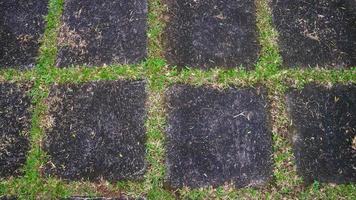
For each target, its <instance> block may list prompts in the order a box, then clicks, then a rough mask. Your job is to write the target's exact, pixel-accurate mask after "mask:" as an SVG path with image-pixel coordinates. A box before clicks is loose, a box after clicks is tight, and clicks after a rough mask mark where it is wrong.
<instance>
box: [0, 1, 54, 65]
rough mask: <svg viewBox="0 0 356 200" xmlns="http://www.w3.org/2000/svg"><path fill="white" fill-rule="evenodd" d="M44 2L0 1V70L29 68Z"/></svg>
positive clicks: (40, 28) (44, 12) (36, 46)
mask: <svg viewBox="0 0 356 200" xmlns="http://www.w3.org/2000/svg"><path fill="white" fill-rule="evenodd" d="M47 4H48V0H26V1H24V0H18V1H0V10H1V15H0V69H2V68H10V67H17V68H28V67H33V66H34V65H35V63H36V56H37V55H38V49H39V40H40V38H41V37H42V35H43V33H44V29H45V21H44V16H45V15H47V11H48V9H47Z"/></svg>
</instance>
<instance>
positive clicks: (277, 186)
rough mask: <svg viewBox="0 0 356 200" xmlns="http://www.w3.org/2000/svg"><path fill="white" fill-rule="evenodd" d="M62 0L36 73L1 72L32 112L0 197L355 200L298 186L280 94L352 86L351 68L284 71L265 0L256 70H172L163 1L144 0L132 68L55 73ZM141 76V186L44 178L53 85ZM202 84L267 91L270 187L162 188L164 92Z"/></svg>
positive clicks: (335, 189) (260, 8)
mask: <svg viewBox="0 0 356 200" xmlns="http://www.w3.org/2000/svg"><path fill="white" fill-rule="evenodd" d="M63 2H64V0H50V5H49V13H48V16H47V17H46V21H47V28H46V31H45V34H44V37H43V39H42V45H41V48H40V55H39V58H38V62H37V66H36V68H35V69H32V70H26V71H17V70H13V69H6V70H1V71H0V82H4V81H8V82H24V81H30V82H33V84H34V86H33V89H32V91H31V96H32V99H33V104H34V110H33V114H32V121H31V122H32V129H31V132H30V136H31V150H30V152H29V154H28V160H27V162H26V165H25V166H24V167H23V171H24V176H22V177H17V178H10V179H8V180H2V181H1V182H0V195H15V196H19V197H20V199H36V198H37V199H53V198H58V197H68V196H71V195H85V196H88V195H89V196H95V195H97V196H107V195H110V194H115V193H118V192H123V193H125V194H127V195H131V196H134V197H137V196H141V195H143V196H146V197H147V198H148V199H175V198H176V197H179V198H181V199H265V198H266V199H282V198H286V199H355V198H356V186H355V184H348V185H338V186H334V185H329V184H321V183H317V182H316V183H314V184H313V185H311V186H304V185H303V181H302V179H301V178H300V177H299V176H298V175H297V172H296V167H295V159H294V156H293V153H292V148H291V144H290V142H289V140H288V139H287V138H288V130H287V127H288V125H289V123H290V121H289V119H288V117H287V114H286V108H285V102H284V93H285V92H286V91H287V90H288V89H289V88H291V87H294V88H302V87H303V86H304V85H305V84H307V83H311V82H316V83H319V84H336V83H341V84H347V83H356V68H352V69H349V70H326V69H303V70H301V69H285V68H283V66H282V59H281V57H280V55H279V49H278V45H277V42H276V40H277V37H278V34H277V32H276V31H275V30H274V28H273V26H272V21H271V13H270V10H269V8H268V0H257V3H256V6H257V28H258V30H259V33H260V36H259V41H260V44H261V55H260V58H259V60H258V62H257V64H256V70H254V71H246V70H243V69H231V70H223V69H217V68H216V69H211V70H207V71H203V70H199V69H184V70H181V71H179V70H177V69H175V68H173V67H168V66H167V64H166V61H165V59H164V58H163V52H164V48H163V46H164V45H163V44H162V33H163V31H164V28H165V21H164V12H165V11H166V10H167V7H166V6H165V5H164V4H163V0H149V16H148V18H149V20H148V23H149V31H148V39H149V48H148V58H147V60H145V61H144V62H142V63H139V64H137V65H125V66H122V65H112V66H106V67H97V68H87V67H85V66H78V67H72V68H64V69H59V68H56V67H55V66H54V65H55V57H56V54H57V46H56V42H57V41H56V38H57V33H58V29H59V24H60V16H61V13H62V9H63ZM118 79H132V80H134V79H144V80H146V81H147V83H148V91H149V97H148V105H147V109H148V120H147V122H146V129H147V143H146V149H147V157H146V160H147V162H148V164H149V167H148V171H147V173H146V174H145V176H144V180H143V181H138V182H132V181H121V182H118V183H108V182H99V183H90V182H85V181H84V182H82V181H77V182H66V181H63V180H59V179H56V178H54V177H43V176H42V175H41V173H40V171H41V166H43V164H44V163H46V162H47V156H46V155H45V153H44V152H43V151H42V150H41V148H40V145H41V141H42V139H43V137H44V134H45V133H44V124H45V120H46V113H47V105H46V103H45V99H46V97H47V96H48V92H49V89H50V86H51V85H52V84H61V83H66V82H75V83H82V82H89V81H99V80H118ZM176 83H186V84H191V85H196V86H200V85H209V86H211V87H219V88H225V87H228V86H231V85H234V86H237V87H254V86H256V85H262V86H263V87H265V88H266V89H267V91H268V99H269V101H270V105H271V109H270V112H271V123H272V131H273V152H274V161H275V164H274V176H275V180H274V182H273V183H272V184H271V185H269V186H266V187H264V188H259V189H253V188H245V189H236V188H234V187H233V185H231V184H226V185H224V186H221V187H218V188H211V187H207V188H201V189H189V188H182V189H178V190H176V191H169V190H166V189H165V188H164V177H165V173H166V168H165V163H164V161H165V148H164V144H165V136H164V129H165V126H166V114H165V109H164V99H163V97H164V91H165V90H166V89H167V88H168V87H169V86H170V85H172V84H176Z"/></svg>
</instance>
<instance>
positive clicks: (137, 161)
mask: <svg viewBox="0 0 356 200" xmlns="http://www.w3.org/2000/svg"><path fill="white" fill-rule="evenodd" d="M145 101H146V92H145V82H143V81H109V82H91V83H85V84H81V85H80V84H63V85H56V86H53V87H52V89H51V92H50V96H49V98H48V103H49V116H48V117H47V119H48V120H49V121H50V122H49V124H50V125H49V126H48V127H47V128H46V137H45V140H44V144H43V146H44V150H45V152H46V153H47V154H48V155H49V158H50V159H49V162H48V163H47V164H46V166H45V169H44V171H45V173H46V174H51V175H55V176H57V177H60V178H63V179H67V180H83V179H84V180H93V181H97V180H101V179H104V180H108V181H119V180H126V179H129V180H136V179H141V178H142V177H143V174H144V172H145V170H146V162H145V140H146V136H145V126H144V123H145V119H146V111H145Z"/></svg>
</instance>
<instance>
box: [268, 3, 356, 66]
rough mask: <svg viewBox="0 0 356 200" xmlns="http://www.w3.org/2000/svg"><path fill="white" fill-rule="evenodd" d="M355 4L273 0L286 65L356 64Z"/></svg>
mask: <svg viewBox="0 0 356 200" xmlns="http://www.w3.org/2000/svg"><path fill="white" fill-rule="evenodd" d="M355 4H356V3H355V1H352V0H349V1H344V0H320V1H317V2H316V1H313V0H285V1H279V0H273V3H272V7H273V21H274V24H275V27H276V28H277V30H278V32H279V35H280V37H279V45H280V50H281V55H282V57H283V61H284V66H286V67H302V68H306V67H317V66H318V67H325V68H349V67H352V66H356V51H355V49H356V5H355Z"/></svg>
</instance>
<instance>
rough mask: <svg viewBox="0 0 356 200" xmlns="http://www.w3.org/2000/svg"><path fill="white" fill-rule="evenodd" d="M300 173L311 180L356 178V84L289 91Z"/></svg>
mask: <svg viewBox="0 0 356 200" xmlns="http://www.w3.org/2000/svg"><path fill="white" fill-rule="evenodd" d="M287 105H288V110H289V114H290V117H291V120H292V123H293V127H292V128H293V129H292V130H293V137H292V138H293V144H294V145H293V146H294V154H295V157H296V163H297V168H298V172H299V174H300V175H301V176H302V177H303V178H304V180H305V181H306V182H307V183H310V182H312V181H314V180H317V181H320V182H330V183H348V182H355V181H356V85H344V86H342V85H336V86H333V87H332V88H326V87H324V86H318V85H314V84H311V85H307V86H306V87H305V88H304V89H303V90H301V91H297V90H294V91H292V92H290V93H288V94H287Z"/></svg>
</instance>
